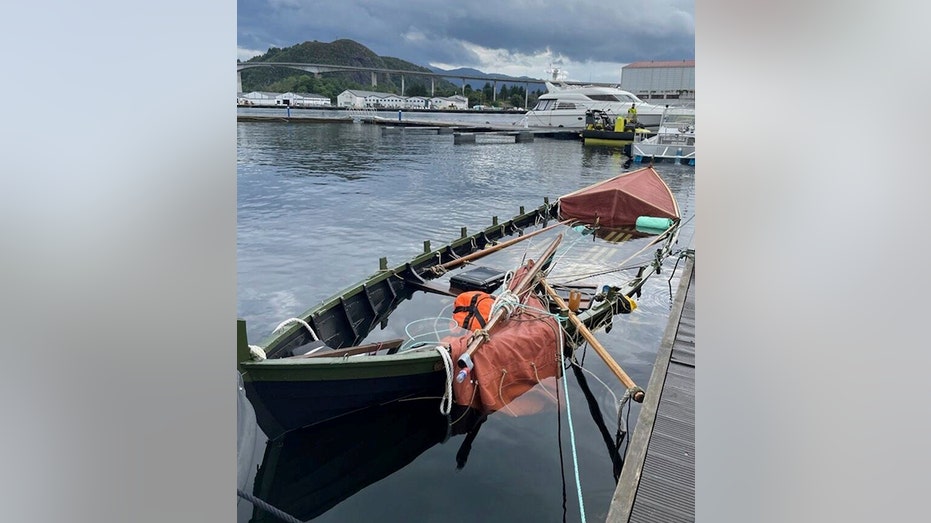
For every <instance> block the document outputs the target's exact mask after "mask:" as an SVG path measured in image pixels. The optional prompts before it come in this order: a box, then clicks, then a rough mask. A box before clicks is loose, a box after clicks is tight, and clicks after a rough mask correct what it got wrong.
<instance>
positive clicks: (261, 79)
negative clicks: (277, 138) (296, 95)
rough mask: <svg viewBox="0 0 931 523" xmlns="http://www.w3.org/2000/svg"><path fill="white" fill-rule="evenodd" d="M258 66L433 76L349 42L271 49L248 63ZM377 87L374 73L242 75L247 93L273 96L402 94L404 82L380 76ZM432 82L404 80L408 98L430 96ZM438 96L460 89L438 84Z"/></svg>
mask: <svg viewBox="0 0 931 523" xmlns="http://www.w3.org/2000/svg"><path fill="white" fill-rule="evenodd" d="M254 62H296V63H311V64H328V65H347V66H353V67H371V68H375V69H395V70H402V71H420V72H425V73H431V72H433V71H432V70H431V69H428V68H426V67H423V66H419V65H417V64H414V63H411V62H408V61H405V60H402V59H400V58H394V57H391V56H379V55H377V54H376V53H375V52H373V51H372V50H371V49H369V48H368V47H365V46H364V45H362V44H360V43H358V42H356V41H354V40H349V39H340V40H334V41H333V42H330V43H326V42H318V41H316V40H314V41H312V42H304V43H300V44H297V45H293V46H291V47H286V48H283V49H282V48H278V47H272V48H269V50H268V52H266V53H265V54H262V55H259V56H255V57H252V58H250V59H249V60H247V61H246V62H245V63H254ZM376 81H377V83H378V86H377V87H374V88H373V87H372V76H371V73H369V72H365V71H360V72H346V73H326V74H325V75H321V76H320V77H319V78H315V77H314V76H313V75H312V74H311V73H307V72H302V71H300V70H297V69H289V68H284V67H281V68H279V67H275V68H264V67H263V68H253V69H246V70H244V71H242V88H243V91H246V92H249V91H272V92H285V91H296V92H317V93H320V94H323V95H326V96H330V97H331V98H335V97H336V95H337V94H339V93H341V92H342V91H344V90H346V89H362V90H369V91H372V90H377V91H381V92H400V85H401V80H400V77H399V76H398V75H396V74H395V75H389V74H378V75H376ZM429 86H430V81H429V80H427V79H425V78H424V77H419V78H418V77H416V76H410V77H408V76H406V75H405V77H404V90H405V94H407V95H412V94H427V90H429ZM436 89H437V94H439V93H440V92H443V93H448V94H453V93H455V91H456V89H457V87H456V86H455V85H453V84H452V83H450V82H438V83H437V86H436Z"/></svg>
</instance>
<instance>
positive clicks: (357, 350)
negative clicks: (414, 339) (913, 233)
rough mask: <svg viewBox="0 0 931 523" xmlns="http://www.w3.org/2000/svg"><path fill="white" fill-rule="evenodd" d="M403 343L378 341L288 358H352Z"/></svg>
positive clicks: (398, 341)
mask: <svg viewBox="0 0 931 523" xmlns="http://www.w3.org/2000/svg"><path fill="white" fill-rule="evenodd" d="M403 343H404V340H403V339H401V338H397V339H394V340H388V341H380V342H377V343H369V344H367V345H359V346H358V347H346V348H345V349H336V350H328V351H324V352H315V353H313V354H301V355H299V356H290V357H291V358H336V357H339V356H352V355H353V354H365V353H367V352H377V351H380V350H389V351H390V350H393V349H397V348H398V347H400V346H401V344H403Z"/></svg>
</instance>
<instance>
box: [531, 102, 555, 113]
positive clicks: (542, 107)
mask: <svg viewBox="0 0 931 523" xmlns="http://www.w3.org/2000/svg"><path fill="white" fill-rule="evenodd" d="M555 106H556V100H537V105H535V106H534V107H533V110H534V111H550V110H552V109H553V108H554V107H555Z"/></svg>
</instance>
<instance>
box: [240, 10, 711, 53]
mask: <svg viewBox="0 0 931 523" xmlns="http://www.w3.org/2000/svg"><path fill="white" fill-rule="evenodd" d="M238 9H239V11H238V19H239V29H238V44H239V47H241V48H246V49H253V50H257V51H265V50H266V49H267V48H268V47H270V46H277V47H286V46H291V45H294V44H297V43H301V42H304V41H307V40H319V41H321V42H330V41H333V40H336V39H339V38H350V39H353V40H356V41H358V42H360V43H362V44H363V45H365V46H367V47H369V48H370V49H372V50H373V51H375V52H376V53H378V54H380V55H383V56H395V57H398V58H403V59H405V60H409V61H412V62H415V63H418V64H422V65H427V64H428V63H431V62H433V63H455V64H471V63H476V62H477V60H478V56H477V55H476V54H475V53H473V52H472V51H470V50H469V49H468V47H467V45H466V44H474V45H478V46H482V47H485V48H491V49H505V50H507V51H509V52H511V53H522V54H528V55H532V54H537V53H541V52H544V51H545V50H547V49H549V50H550V51H552V52H553V53H554V54H557V55H562V56H565V57H566V58H568V59H570V60H573V61H577V62H584V61H589V60H591V61H604V62H633V61H637V60H675V59H692V58H694V56H695V45H694V40H695V24H694V20H695V17H694V13H695V5H694V0H689V1H675V0H674V1H650V2H618V3H606V2H604V1H603V0H600V1H598V0H572V1H567V0H561V1H549V0H535V1H534V0H499V1H497V2H495V3H493V4H487V5H485V4H483V5H482V6H481V8H479V7H477V6H476V5H475V4H474V3H461V2H457V3H449V4H444V3H442V2H436V1H427V0H405V1H404V2H387V1H366V0H342V1H339V2H316V1H311V0H239V3H238Z"/></svg>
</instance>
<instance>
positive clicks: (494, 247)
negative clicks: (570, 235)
mask: <svg viewBox="0 0 931 523" xmlns="http://www.w3.org/2000/svg"><path fill="white" fill-rule="evenodd" d="M572 221H574V220H563V221H561V222H559V223H554V224H553V225H549V226H547V227H544V228H542V229H540V230H539V231H533V232H531V233H527V234H525V235H523V236H518V237H517V238H512V239H510V240H508V241H505V242H501V243H499V244H497V245H492V246H491V247H486V248H485V249H482V250H480V251H478V252H473V253H472V254H467V255H465V256H463V257H461V258H456V259H455V260H453V261H449V262H446V263H444V264H442V265H440V267H442V268H444V269H452V268H453V267H458V266H459V265H462V264H463V263H466V262H469V261H472V260H475V259H478V258H481V257H483V256H485V255H488V254H491V253H493V252H495V251H497V250H500V249H503V248H505V247H508V246H510V245H514V244H515V243H518V242H522V241H524V240H526V239H527V238H532V237H534V236H536V235H537V234H540V233H541V232H544V231H548V230H550V229H552V228H553V227H556V226H559V225H567V224H568V223H569V222H572Z"/></svg>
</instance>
